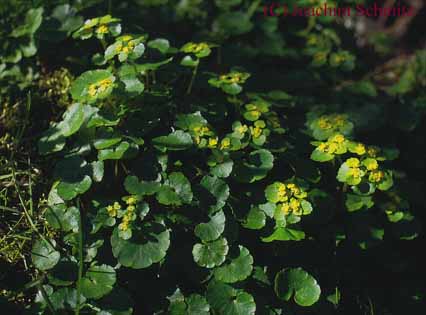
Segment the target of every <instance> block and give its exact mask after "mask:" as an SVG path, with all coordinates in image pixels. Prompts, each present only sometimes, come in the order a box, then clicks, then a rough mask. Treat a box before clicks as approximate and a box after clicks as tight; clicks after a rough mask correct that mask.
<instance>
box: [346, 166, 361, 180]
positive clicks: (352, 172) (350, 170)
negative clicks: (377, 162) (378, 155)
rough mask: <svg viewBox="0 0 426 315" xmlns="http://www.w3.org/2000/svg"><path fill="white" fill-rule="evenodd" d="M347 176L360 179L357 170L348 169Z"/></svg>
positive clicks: (359, 172) (359, 173) (359, 171)
mask: <svg viewBox="0 0 426 315" xmlns="http://www.w3.org/2000/svg"><path fill="white" fill-rule="evenodd" d="M348 175H349V176H352V177H353V178H360V177H361V170H360V169H359V168H350V169H349V170H348Z"/></svg>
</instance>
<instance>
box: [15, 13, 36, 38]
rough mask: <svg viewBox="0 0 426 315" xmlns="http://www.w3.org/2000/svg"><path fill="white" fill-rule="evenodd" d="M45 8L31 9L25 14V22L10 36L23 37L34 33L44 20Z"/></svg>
mask: <svg viewBox="0 0 426 315" xmlns="http://www.w3.org/2000/svg"><path fill="white" fill-rule="evenodd" d="M43 11H44V10H43V8H37V9H30V10H28V12H27V14H26V15H25V20H24V24H22V25H19V26H18V27H16V28H15V29H14V30H13V31H12V33H11V34H10V36H12V37H22V36H25V35H32V34H34V33H35V32H36V31H37V30H38V28H39V27H40V25H41V23H42V21H43Z"/></svg>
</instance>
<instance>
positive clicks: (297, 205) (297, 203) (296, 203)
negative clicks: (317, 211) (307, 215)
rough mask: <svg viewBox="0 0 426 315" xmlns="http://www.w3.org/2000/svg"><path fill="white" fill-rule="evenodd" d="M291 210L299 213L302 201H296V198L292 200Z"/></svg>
mask: <svg viewBox="0 0 426 315" xmlns="http://www.w3.org/2000/svg"><path fill="white" fill-rule="evenodd" d="M290 208H291V210H293V211H297V210H298V209H299V208H300V201H299V200H297V199H295V198H291V200H290Z"/></svg>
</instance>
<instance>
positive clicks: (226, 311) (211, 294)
mask: <svg viewBox="0 0 426 315" xmlns="http://www.w3.org/2000/svg"><path fill="white" fill-rule="evenodd" d="M207 301H208V302H209V303H210V305H211V307H212V308H213V309H214V310H215V311H217V313H218V314H221V315H254V314H255V312H256V303H255V302H254V298H253V296H252V295H251V294H248V293H247V292H245V291H243V290H238V289H234V288H233V287H231V286H230V285H228V284H225V283H221V282H217V281H212V282H210V283H209V286H208V287H207Z"/></svg>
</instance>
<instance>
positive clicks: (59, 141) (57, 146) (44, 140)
mask: <svg viewBox="0 0 426 315" xmlns="http://www.w3.org/2000/svg"><path fill="white" fill-rule="evenodd" d="M58 125H59V124H58V123H53V124H52V126H51V127H50V128H49V129H48V130H46V131H45V132H44V133H43V135H42V137H41V138H40V139H39V141H38V151H39V153H40V154H41V155H46V154H50V153H54V152H59V151H61V150H62V149H63V148H64V147H65V143H66V140H65V136H64V135H63V134H62V130H61V129H59V126H58Z"/></svg>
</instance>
